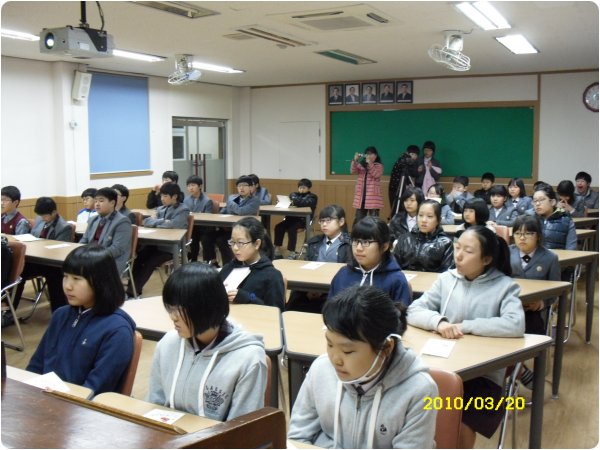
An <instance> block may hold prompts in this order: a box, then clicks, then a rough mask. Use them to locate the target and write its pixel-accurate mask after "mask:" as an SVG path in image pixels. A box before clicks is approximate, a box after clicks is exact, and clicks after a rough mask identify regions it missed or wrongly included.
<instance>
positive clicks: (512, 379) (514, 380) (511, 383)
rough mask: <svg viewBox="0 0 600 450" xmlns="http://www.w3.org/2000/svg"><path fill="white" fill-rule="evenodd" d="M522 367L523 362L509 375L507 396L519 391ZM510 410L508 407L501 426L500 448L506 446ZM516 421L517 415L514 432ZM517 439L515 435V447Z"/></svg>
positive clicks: (506, 387)
mask: <svg viewBox="0 0 600 450" xmlns="http://www.w3.org/2000/svg"><path fill="white" fill-rule="evenodd" d="M521 367H522V363H518V364H516V365H515V367H514V368H513V370H512V373H511V374H510V376H509V377H508V381H507V382H506V383H507V384H505V386H504V392H505V395H506V398H509V397H515V396H516V393H517V389H518V387H519V386H518V383H519V381H518V376H519V373H520V372H521ZM509 413H510V411H509V410H508V409H506V410H505V411H504V417H503V418H502V424H501V426H500V437H499V438H498V448H499V449H501V448H504V440H505V438H506V428H507V426H508V415H509ZM515 422H516V416H513V433H514V430H515ZM515 439H516V436H515V435H513V448H516V447H515V442H514V441H515Z"/></svg>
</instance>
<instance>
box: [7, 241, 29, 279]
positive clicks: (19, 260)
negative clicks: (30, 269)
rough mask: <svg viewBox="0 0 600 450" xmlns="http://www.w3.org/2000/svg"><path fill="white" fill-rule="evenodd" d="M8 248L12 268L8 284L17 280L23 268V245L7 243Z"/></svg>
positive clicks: (20, 243) (17, 242)
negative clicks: (10, 254) (10, 252)
mask: <svg viewBox="0 0 600 450" xmlns="http://www.w3.org/2000/svg"><path fill="white" fill-rule="evenodd" d="M8 247H9V248H10V250H11V251H12V267H11V269H10V280H9V282H10V283H14V282H15V281H17V280H18V279H19V277H20V276H21V274H22V273H23V268H24V267H25V244H23V243H22V242H19V241H14V242H9V243H8Z"/></svg>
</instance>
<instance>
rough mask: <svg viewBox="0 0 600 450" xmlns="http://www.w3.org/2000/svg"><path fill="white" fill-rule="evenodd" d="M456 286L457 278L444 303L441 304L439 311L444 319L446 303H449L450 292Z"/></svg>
mask: <svg viewBox="0 0 600 450" xmlns="http://www.w3.org/2000/svg"><path fill="white" fill-rule="evenodd" d="M457 284H458V278H456V277H455V278H454V284H453V285H452V287H451V288H450V292H448V295H447V296H446V301H445V302H443V303H442V310H441V311H440V314H441V315H442V316H444V317H446V308H447V307H448V303H450V296H451V295H452V292H454V288H455V287H456V285H457Z"/></svg>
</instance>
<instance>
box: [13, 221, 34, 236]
mask: <svg viewBox="0 0 600 450" xmlns="http://www.w3.org/2000/svg"><path fill="white" fill-rule="evenodd" d="M30 231H31V224H30V223H29V220H27V219H25V218H23V219H21V220H19V222H18V223H17V225H16V226H15V234H27V233H29V232H30Z"/></svg>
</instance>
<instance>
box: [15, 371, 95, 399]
mask: <svg viewBox="0 0 600 450" xmlns="http://www.w3.org/2000/svg"><path fill="white" fill-rule="evenodd" d="M6 376H7V377H8V378H10V379H11V380H16V381H21V382H23V383H25V382H27V380H30V379H31V378H35V377H39V376H40V375H39V374H37V373H33V372H29V371H27V370H23V369H19V368H18V367H13V366H6ZM64 383H65V384H66V385H67V386H68V387H69V389H70V390H69V392H68V393H69V394H71V395H75V396H77V397H81V398H86V399H87V398H90V397H91V396H92V390H91V389H90V388H86V387H83V386H79V385H77V384H72V383H67V382H66V381H65V382H64Z"/></svg>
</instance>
